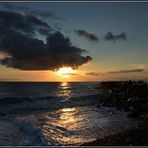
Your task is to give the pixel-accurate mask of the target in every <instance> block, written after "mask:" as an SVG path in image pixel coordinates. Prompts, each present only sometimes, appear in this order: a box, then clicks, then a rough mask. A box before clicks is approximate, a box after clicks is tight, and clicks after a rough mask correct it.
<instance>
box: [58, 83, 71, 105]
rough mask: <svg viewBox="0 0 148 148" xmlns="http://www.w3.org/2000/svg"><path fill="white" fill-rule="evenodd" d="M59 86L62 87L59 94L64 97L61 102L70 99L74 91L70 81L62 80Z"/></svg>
mask: <svg viewBox="0 0 148 148" xmlns="http://www.w3.org/2000/svg"><path fill="white" fill-rule="evenodd" d="M59 88H60V89H61V91H60V93H59V94H58V96H62V97H64V98H63V100H62V101H61V102H65V101H69V98H70V97H72V91H71V87H70V85H69V83H68V82H62V83H60V85H59Z"/></svg>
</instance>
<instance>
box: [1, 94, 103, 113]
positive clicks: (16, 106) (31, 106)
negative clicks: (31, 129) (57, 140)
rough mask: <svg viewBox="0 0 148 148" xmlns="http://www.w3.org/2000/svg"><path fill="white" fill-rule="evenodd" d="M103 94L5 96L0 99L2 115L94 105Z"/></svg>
mask: <svg viewBox="0 0 148 148" xmlns="http://www.w3.org/2000/svg"><path fill="white" fill-rule="evenodd" d="M101 98H104V95H103V94H97V95H89V96H83V97H71V98H68V97H52V96H50V97H4V98H1V99H0V107H1V110H0V115H5V114H6V113H20V112H22V111H24V112H27V111H28V112H29V111H33V110H46V109H47V110H49V111H50V110H54V109H60V108H63V107H76V106H88V105H89V106H93V105H96V103H98V100H100V99H101Z"/></svg>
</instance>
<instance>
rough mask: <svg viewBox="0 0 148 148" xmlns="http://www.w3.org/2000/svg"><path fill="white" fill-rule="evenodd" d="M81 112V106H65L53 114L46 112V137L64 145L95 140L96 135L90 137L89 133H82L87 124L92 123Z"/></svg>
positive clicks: (44, 131)
mask: <svg viewBox="0 0 148 148" xmlns="http://www.w3.org/2000/svg"><path fill="white" fill-rule="evenodd" d="M79 112H80V110H79V108H63V109H60V110H58V111H56V112H53V113H52V115H48V114H46V115H45V118H46V122H45V124H44V125H43V127H42V132H43V136H44V137H45V139H46V140H47V141H50V142H51V143H52V142H53V143H54V144H55V143H57V144H62V145H65V144H66V145H67V144H70V145H73V144H79V143H83V142H89V141H93V140H95V137H93V136H92V137H90V135H89V134H88V136H87V134H82V132H84V131H85V130H84V129H85V126H88V125H89V124H90V123H88V122H89V120H87V119H86V118H85V117H84V116H83V114H81V115H79ZM87 128H88V127H87ZM85 132H87V131H85ZM84 135H85V136H84Z"/></svg>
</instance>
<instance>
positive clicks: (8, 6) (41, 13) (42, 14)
mask: <svg viewBox="0 0 148 148" xmlns="http://www.w3.org/2000/svg"><path fill="white" fill-rule="evenodd" d="M2 6H3V7H4V8H5V9H6V10H12V11H16V12H18V11H19V12H24V13H26V14H28V13H29V14H32V15H35V16H40V17H43V18H52V19H60V20H63V18H62V17H58V16H57V15H56V14H55V13H54V12H51V11H45V10H42V11H41V10H38V9H34V10H32V9H30V8H29V7H24V6H18V5H14V4H11V3H10V4H8V3H3V5H2Z"/></svg>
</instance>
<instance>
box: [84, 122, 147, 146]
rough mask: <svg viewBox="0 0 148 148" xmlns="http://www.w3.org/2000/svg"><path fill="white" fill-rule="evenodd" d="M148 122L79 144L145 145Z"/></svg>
mask: <svg viewBox="0 0 148 148" xmlns="http://www.w3.org/2000/svg"><path fill="white" fill-rule="evenodd" d="M147 133H148V123H144V124H143V125H142V126H140V127H137V128H134V129H129V130H124V131H121V132H119V133H116V134H111V135H109V136H106V137H104V138H101V139H97V140H95V141H92V142H89V143H85V144H82V145H81V146H147V145H148V134H147Z"/></svg>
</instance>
